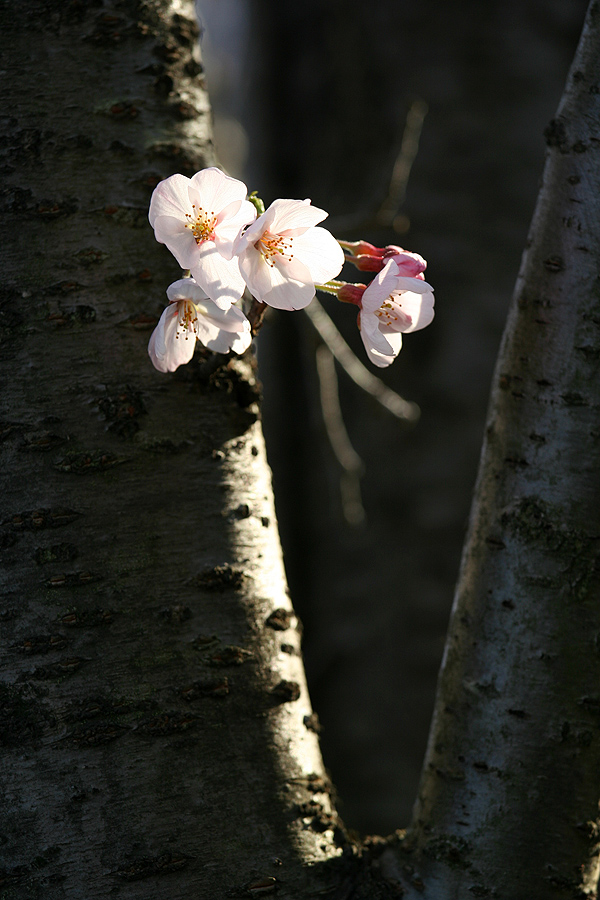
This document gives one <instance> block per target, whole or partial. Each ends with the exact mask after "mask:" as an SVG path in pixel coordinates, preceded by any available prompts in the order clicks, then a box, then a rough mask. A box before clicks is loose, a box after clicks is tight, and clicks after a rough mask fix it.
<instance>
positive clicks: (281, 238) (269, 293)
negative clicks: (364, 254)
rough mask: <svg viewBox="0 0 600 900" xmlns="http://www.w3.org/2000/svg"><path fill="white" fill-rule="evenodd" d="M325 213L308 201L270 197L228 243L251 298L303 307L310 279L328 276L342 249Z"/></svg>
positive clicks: (316, 281) (280, 306)
mask: <svg viewBox="0 0 600 900" xmlns="http://www.w3.org/2000/svg"><path fill="white" fill-rule="evenodd" d="M326 217H327V213H326V212H325V210H323V209H318V208H317V207H316V206H311V203H310V200H275V201H274V202H273V203H271V205H270V206H269V208H268V209H267V210H266V212H264V213H263V214H262V215H261V216H259V217H258V219H256V221H255V222H254V223H253V224H252V225H250V227H249V228H247V229H246V231H244V232H243V233H242V234H241V235H240V236H239V237H238V239H237V241H236V242H235V244H234V253H235V254H237V255H238V257H239V264H240V271H241V273H242V275H243V277H244V279H245V281H246V284H247V285H248V288H249V290H250V292H251V293H252V294H253V295H254V297H256V299H257V300H259V301H262V302H263V303H267V304H268V305H269V306H274V307H276V308H277V309H303V308H304V307H305V306H308V304H309V303H310V301H311V300H312V299H313V297H314V296H315V284H323V283H325V282H327V281H329V279H331V278H334V277H335V276H336V275H337V274H338V273H339V272H340V270H341V268H342V266H343V264H344V253H343V251H342V248H341V247H340V245H339V244H338V242H337V241H336V240H335V238H334V237H333V235H332V234H330V232H329V231H327V230H326V229H325V228H318V227H315V226H316V225H317V223H318V222H322V221H323V219H325V218H326Z"/></svg>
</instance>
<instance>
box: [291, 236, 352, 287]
mask: <svg viewBox="0 0 600 900" xmlns="http://www.w3.org/2000/svg"><path fill="white" fill-rule="evenodd" d="M292 244H293V247H292V250H293V253H294V257H295V258H297V259H300V260H301V262H303V263H304V265H305V266H306V267H307V269H308V271H309V272H310V274H311V278H312V281H313V283H316V284H325V282H326V281H329V279H330V278H335V276H336V275H339V273H340V272H341V270H342V266H343V265H344V251H343V250H342V248H341V247H340V245H339V244H338V242H337V241H336V239H335V238H334V236H333V235H332V234H331V232H329V231H327V229H326V228H309V229H308V230H307V231H305V232H304V234H301V235H299V236H298V237H294V238H293V241H292Z"/></svg>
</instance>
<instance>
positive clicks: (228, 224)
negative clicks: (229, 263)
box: [215, 200, 256, 259]
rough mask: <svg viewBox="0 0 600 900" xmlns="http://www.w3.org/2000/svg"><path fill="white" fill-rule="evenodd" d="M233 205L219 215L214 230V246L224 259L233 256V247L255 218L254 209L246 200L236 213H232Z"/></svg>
mask: <svg viewBox="0 0 600 900" xmlns="http://www.w3.org/2000/svg"><path fill="white" fill-rule="evenodd" d="M233 206H234V204H230V205H229V206H226V207H225V209H224V210H222V212H221V213H220V214H219V218H218V220H217V225H216V228H215V244H216V246H217V250H218V251H219V253H220V254H221V256H224V257H225V259H231V258H232V256H233V245H234V243H235V241H236V240H237V237H238V235H239V233H240V231H241V230H242V228H243V227H244V226H245V225H249V224H250V223H251V222H253V221H254V219H255V218H256V209H255V208H254V207H253V206H252V204H251V203H249V202H248V201H247V200H243V201H242V203H241V204H240V206H239V209H238V210H237V212H235V213H234V212H233Z"/></svg>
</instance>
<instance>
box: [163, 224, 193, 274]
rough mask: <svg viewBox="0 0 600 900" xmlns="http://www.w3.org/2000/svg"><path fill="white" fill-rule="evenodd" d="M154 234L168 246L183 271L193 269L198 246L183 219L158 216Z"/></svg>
mask: <svg viewBox="0 0 600 900" xmlns="http://www.w3.org/2000/svg"><path fill="white" fill-rule="evenodd" d="M154 234H155V236H156V240H157V241H159V243H161V244H166V245H167V247H168V248H169V250H170V251H171V253H172V254H173V256H174V257H175V259H176V260H177V262H178V263H179V265H180V266H181V268H182V269H191V268H192V266H194V265H195V264H196V263H197V261H198V253H199V249H198V244H197V243H196V239H195V238H194V235H193V234H192V232H191V229H189V228H186V227H185V223H184V221H183V219H175V218H174V217H173V216H158V218H157V219H156V220H155V222H154Z"/></svg>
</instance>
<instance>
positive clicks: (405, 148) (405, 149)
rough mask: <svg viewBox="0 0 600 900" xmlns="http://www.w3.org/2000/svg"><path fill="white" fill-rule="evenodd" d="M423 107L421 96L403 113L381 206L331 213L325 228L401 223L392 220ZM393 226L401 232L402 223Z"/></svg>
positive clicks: (418, 134) (406, 176)
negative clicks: (371, 208)
mask: <svg viewBox="0 0 600 900" xmlns="http://www.w3.org/2000/svg"><path fill="white" fill-rule="evenodd" d="M427 109H428V107H427V103H426V102H425V101H424V100H415V101H414V102H413V103H412V105H411V107H410V109H409V110H408V113H407V114H406V122H405V125H404V131H403V133H402V141H401V143H400V150H399V152H398V156H397V157H396V161H395V163H394V168H393V169H392V175H391V177H390V183H389V187H388V192H387V196H386V198H385V200H384V201H383V203H382V204H381V206H380V207H379V208H378V209H377V210H363V211H362V212H360V211H359V212H356V213H350V214H348V215H345V216H344V215H341V216H333V217H332V218H330V219H329V220H328V225H327V227H328V229H329V230H330V231H333V232H334V233H335V234H336V235H338V237H339V236H342V235H344V234H350V233H352V232H356V231H359V230H360V229H368V228H376V227H379V228H381V227H382V226H386V227H390V226H392V227H396V225H397V224H401V223H397V221H396V220H397V218H398V212H399V210H400V207H401V206H402V204H403V202H404V198H405V196H406V188H407V185H408V179H409V177H410V171H411V169H412V166H413V163H414V161H415V158H416V156H417V152H418V150H419V140H420V138H421V132H422V130H423V122H424V120H425V116H426V114H427ZM396 230H399V231H402V232H404V231H405V230H406V227H404V228H397V229H396Z"/></svg>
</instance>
